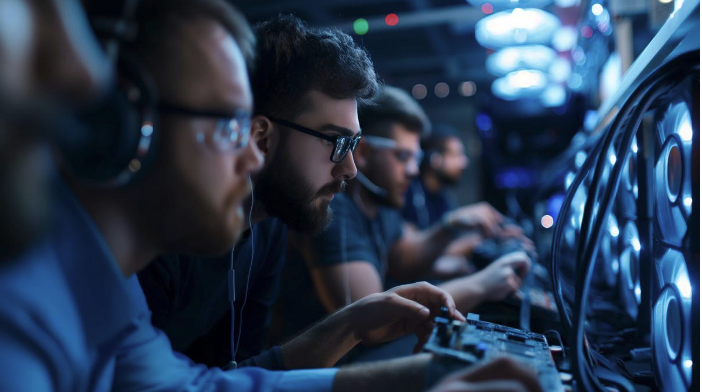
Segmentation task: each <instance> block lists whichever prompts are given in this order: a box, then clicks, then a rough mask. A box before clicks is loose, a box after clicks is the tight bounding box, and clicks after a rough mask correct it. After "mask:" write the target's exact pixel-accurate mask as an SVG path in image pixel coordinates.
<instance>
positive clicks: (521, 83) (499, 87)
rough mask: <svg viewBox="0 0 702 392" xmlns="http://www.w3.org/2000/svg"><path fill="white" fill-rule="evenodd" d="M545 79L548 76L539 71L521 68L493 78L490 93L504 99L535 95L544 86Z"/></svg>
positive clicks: (546, 79)
mask: <svg viewBox="0 0 702 392" xmlns="http://www.w3.org/2000/svg"><path fill="white" fill-rule="evenodd" d="M547 81H548V77H547V76H546V74H544V73H543V72H541V71H537V70H525V69H522V70H519V71H514V72H510V73H508V74H507V76H504V77H501V78H499V79H497V80H495V81H494V82H493V83H492V93H493V94H495V95H496V96H498V97H500V98H502V99H506V100H514V99H517V98H527V97H537V96H538V95H539V94H540V93H541V92H542V91H543V90H544V88H546V83H547Z"/></svg>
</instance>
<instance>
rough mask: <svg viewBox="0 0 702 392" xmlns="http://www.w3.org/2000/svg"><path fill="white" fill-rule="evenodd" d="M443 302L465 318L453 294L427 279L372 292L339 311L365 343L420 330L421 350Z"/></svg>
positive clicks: (453, 312) (381, 340)
mask: <svg viewBox="0 0 702 392" xmlns="http://www.w3.org/2000/svg"><path fill="white" fill-rule="evenodd" d="M442 306H445V307H447V308H448V309H449V316H450V317H452V318H454V319H457V320H461V321H465V318H464V317H463V315H462V314H460V313H459V312H458V311H456V304H455V303H454V302H453V298H451V296H450V295H449V294H448V293H447V292H445V291H444V290H442V289H440V288H438V287H436V286H433V285H431V284H429V283H426V282H420V283H414V284H408V285H403V286H398V287H395V288H393V289H391V290H388V291H386V292H384V293H376V294H371V295H369V296H367V297H365V298H362V299H360V300H358V301H356V302H354V303H353V304H351V305H349V306H347V307H346V308H344V309H342V310H340V311H339V312H338V313H342V312H343V313H344V314H345V319H346V321H347V322H348V323H349V326H350V328H351V331H352V333H353V334H354V336H355V337H356V338H357V339H358V340H359V341H360V342H362V343H364V344H378V343H384V342H388V341H390V340H394V339H397V338H399V337H401V336H404V335H407V334H412V333H413V334H416V335H417V338H418V339H419V342H418V343H417V345H416V346H415V348H414V351H415V352H417V351H419V350H420V349H421V348H422V346H424V343H426V341H427V339H429V336H430V335H431V331H432V329H433V327H434V322H433V317H434V316H437V315H438V314H439V313H440V309H441V307H442Z"/></svg>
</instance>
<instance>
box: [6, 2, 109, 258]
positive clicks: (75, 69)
mask: <svg viewBox="0 0 702 392" xmlns="http://www.w3.org/2000/svg"><path fill="white" fill-rule="evenodd" d="M80 12H81V10H80V5H79V2H78V1H77V0H69V1H58V0H50V1H49V0H43V1H39V0H31V1H21V0H6V1H2V2H0V263H3V262H7V261H9V260H11V259H14V258H15V257H17V256H18V255H19V254H20V253H22V252H23V251H24V250H26V249H27V247H29V246H31V244H33V243H34V242H35V241H37V240H38V239H39V238H40V237H41V235H42V234H43V232H44V231H45V230H46V226H47V224H48V218H49V216H48V215H49V202H48V197H47V196H48V193H49V189H48V188H49V184H50V180H51V178H52V177H53V175H54V173H53V171H52V169H51V165H50V158H49V155H50V153H49V149H48V141H49V140H51V139H53V138H56V137H59V136H61V135H60V133H62V132H63V131H62V130H61V129H60V126H59V122H60V121H59V120H61V118H60V116H57V112H59V109H60V108H61V107H62V106H69V107H73V106H77V105H80V104H81V103H83V102H84V101H85V100H86V99H87V98H91V97H93V96H94V95H95V94H97V93H98V92H99V91H100V90H101V89H102V88H104V87H105V85H106V84H107V81H108V79H109V76H110V74H109V69H110V68H109V66H108V62H107V59H106V58H105V57H104V56H103V55H102V54H101V53H100V51H99V47H98V44H97V42H96V41H95V39H94V38H92V39H91V38H90V36H89V35H88V34H87V33H88V31H89V26H88V24H87V23H86V22H85V20H80V19H78V20H75V19H71V16H72V15H74V14H75V13H80ZM86 36H87V38H84V37H86Z"/></svg>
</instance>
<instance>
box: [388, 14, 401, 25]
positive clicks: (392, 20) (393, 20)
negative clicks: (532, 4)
mask: <svg viewBox="0 0 702 392" xmlns="http://www.w3.org/2000/svg"><path fill="white" fill-rule="evenodd" d="M399 22H400V18H399V17H398V16H397V14H387V15H386V16H385V24H386V25H388V26H395V25H396V24H398V23H399Z"/></svg>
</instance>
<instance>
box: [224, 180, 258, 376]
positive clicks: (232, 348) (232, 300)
mask: <svg viewBox="0 0 702 392" xmlns="http://www.w3.org/2000/svg"><path fill="white" fill-rule="evenodd" d="M249 186H250V187H251V206H250V209H249V232H250V233H251V263H250V264H249V272H248V276H247V277H246V290H245V291H244V302H243V303H242V304H241V309H240V311H239V333H238V335H237V339H236V344H234V335H235V331H236V307H235V306H234V305H235V301H236V290H235V280H234V279H235V271H234V248H232V251H231V253H230V255H229V311H230V315H231V327H230V328H229V349H230V353H231V362H229V364H228V365H227V367H226V368H225V369H226V370H229V369H236V368H237V363H236V354H237V353H238V352H239V347H240V342H241V331H242V329H243V324H244V307H245V306H246V300H247V299H248V296H249V281H250V280H251V270H252V269H253V261H254V252H255V246H256V243H255V242H254V231H253V225H252V223H251V222H252V220H251V217H252V214H253V208H254V194H253V181H252V180H251V176H249Z"/></svg>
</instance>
